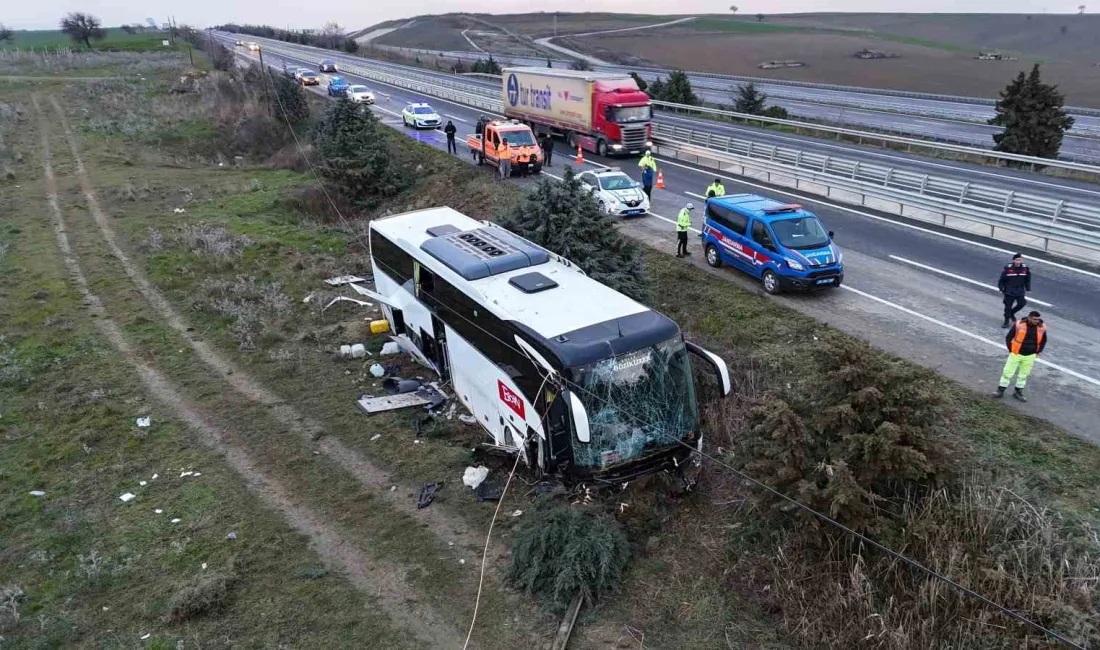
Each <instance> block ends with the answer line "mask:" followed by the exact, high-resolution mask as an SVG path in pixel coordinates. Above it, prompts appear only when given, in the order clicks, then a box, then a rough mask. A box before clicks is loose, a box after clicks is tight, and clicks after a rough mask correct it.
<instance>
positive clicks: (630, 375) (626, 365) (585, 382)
mask: <svg viewBox="0 0 1100 650" xmlns="http://www.w3.org/2000/svg"><path fill="white" fill-rule="evenodd" d="M573 381H574V383H576V384H578V385H579V387H580V388H579V389H577V390H576V391H575V392H576V394H577V397H579V398H580V399H581V401H582V402H583V403H584V407H585V409H586V410H587V411H588V420H589V427H590V430H591V435H592V440H591V442H589V443H583V442H579V441H577V440H575V439H574V443H573V449H574V462H575V463H576V464H577V465H579V466H582V467H593V468H604V467H610V466H612V465H617V464H619V463H622V462H625V461H628V460H632V459H634V458H637V457H639V456H641V455H643V454H644V453H645V452H647V451H649V450H652V449H656V448H658V447H664V446H666V445H670V444H676V442H677V441H678V440H682V439H683V438H684V437H685V436H686V435H687V434H688V433H690V432H691V431H693V430H694V429H695V427H696V423H697V421H698V419H699V414H698V407H697V405H696V403H695V385H694V383H693V382H692V377H691V364H690V362H689V361H688V352H687V349H686V347H685V346H684V342H683V340H682V339H681V338H679V337H677V338H674V339H670V340H668V341H665V342H663V343H658V344H657V345H654V346H651V347H648V348H644V349H642V350H637V351H635V352H629V353H627V354H623V355H620V356H617V357H613V358H611V359H604V360H602V361H597V362H595V363H590V364H588V365H585V366H581V367H580V368H574V369H573Z"/></svg>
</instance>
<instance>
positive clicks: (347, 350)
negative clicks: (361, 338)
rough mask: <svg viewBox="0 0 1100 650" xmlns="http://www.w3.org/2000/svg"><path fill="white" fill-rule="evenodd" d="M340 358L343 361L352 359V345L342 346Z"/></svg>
mask: <svg viewBox="0 0 1100 650" xmlns="http://www.w3.org/2000/svg"><path fill="white" fill-rule="evenodd" d="M340 357H341V358H342V359H350V358H351V346H350V345H341V346H340Z"/></svg>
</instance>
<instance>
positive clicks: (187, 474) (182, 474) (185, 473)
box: [180, 472, 198, 478]
mask: <svg viewBox="0 0 1100 650" xmlns="http://www.w3.org/2000/svg"><path fill="white" fill-rule="evenodd" d="M186 476H198V475H197V474H195V473H194V472H180V478H184V477H186Z"/></svg>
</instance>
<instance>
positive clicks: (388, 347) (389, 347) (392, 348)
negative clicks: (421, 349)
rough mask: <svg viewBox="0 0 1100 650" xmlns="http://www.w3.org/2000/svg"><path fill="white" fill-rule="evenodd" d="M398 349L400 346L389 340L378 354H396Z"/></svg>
mask: <svg viewBox="0 0 1100 650" xmlns="http://www.w3.org/2000/svg"><path fill="white" fill-rule="evenodd" d="M400 351H401V346H400V345H398V344H397V342H396V341H390V342H389V343H387V344H385V345H383V346H382V352H380V353H379V354H381V355H382V356H389V355H391V354H397V353H398V352H400Z"/></svg>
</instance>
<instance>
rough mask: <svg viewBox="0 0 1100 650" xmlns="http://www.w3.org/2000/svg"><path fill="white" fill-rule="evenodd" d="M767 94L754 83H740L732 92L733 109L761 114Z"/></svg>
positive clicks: (750, 113) (751, 113)
mask: <svg viewBox="0 0 1100 650" xmlns="http://www.w3.org/2000/svg"><path fill="white" fill-rule="evenodd" d="M767 101H768V96H767V95H765V94H764V93H762V92H760V91H759V90H757V89H756V84H753V83H751V82H750V83H747V84H741V85H740V86H738V87H737V89H736V91H735V92H734V93H733V110H735V111H737V112H738V113H748V114H749V115H763V114H764V104H765V102H767Z"/></svg>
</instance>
